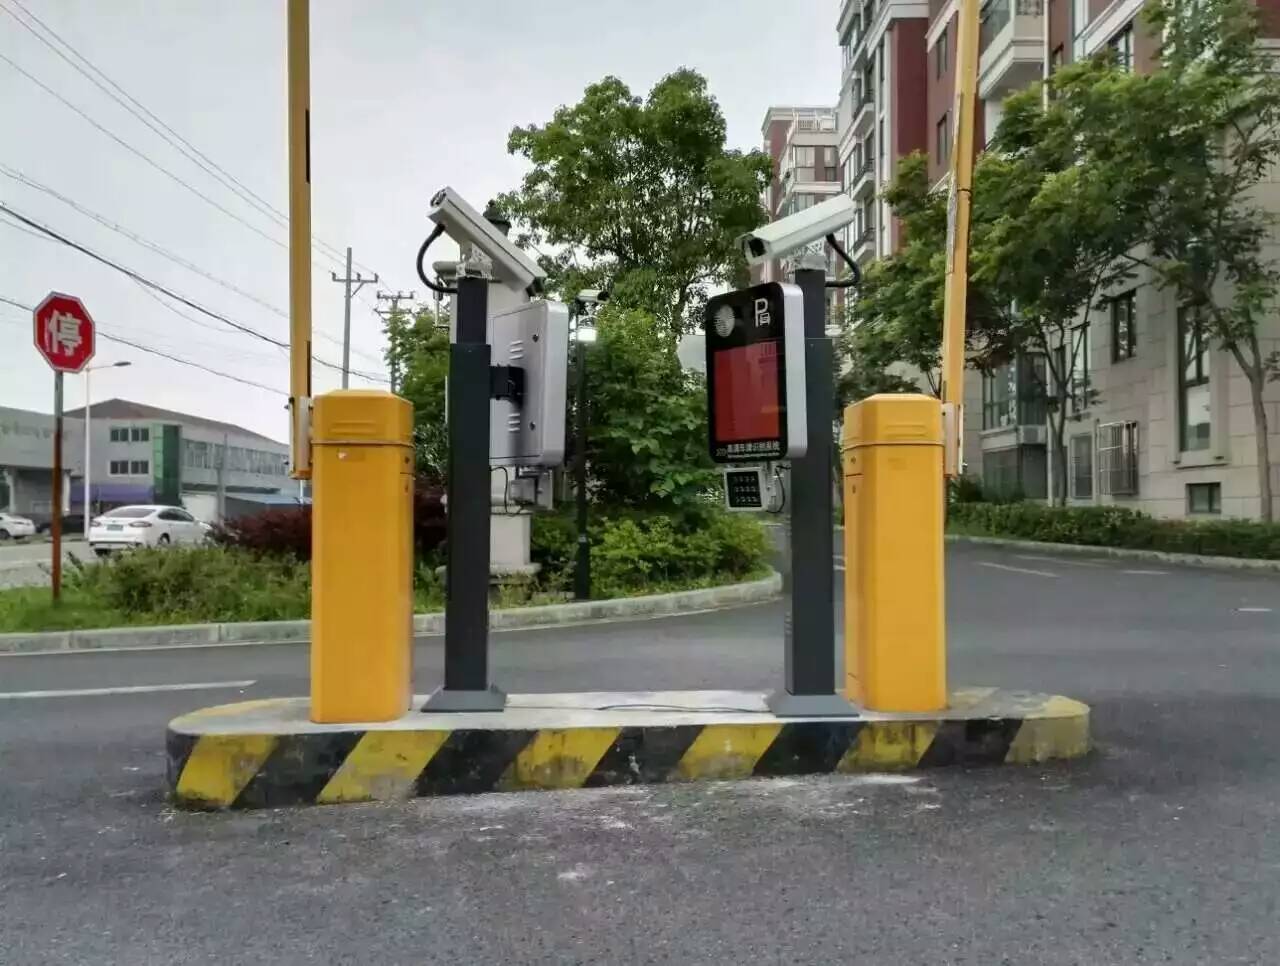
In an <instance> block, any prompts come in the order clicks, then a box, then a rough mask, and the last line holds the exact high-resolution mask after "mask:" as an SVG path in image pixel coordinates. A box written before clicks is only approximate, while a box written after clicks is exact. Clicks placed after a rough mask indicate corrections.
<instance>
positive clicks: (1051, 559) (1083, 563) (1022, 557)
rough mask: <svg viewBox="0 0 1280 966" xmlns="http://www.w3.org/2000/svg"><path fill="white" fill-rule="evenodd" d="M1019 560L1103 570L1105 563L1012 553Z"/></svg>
mask: <svg viewBox="0 0 1280 966" xmlns="http://www.w3.org/2000/svg"><path fill="white" fill-rule="evenodd" d="M1014 556H1015V557H1017V558H1018V559H1019V560H1042V561H1044V562H1045V563H1055V564H1061V565H1062V566H1064V567H1093V568H1096V569H1098V570H1105V569H1106V566H1107V565H1106V564H1101V563H1091V562H1089V561H1087V560H1063V559H1062V558H1061V557H1038V556H1034V555H1032V554H1029V553H1016V554H1014Z"/></svg>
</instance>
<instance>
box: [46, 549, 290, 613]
mask: <svg viewBox="0 0 1280 966" xmlns="http://www.w3.org/2000/svg"><path fill="white" fill-rule="evenodd" d="M67 588H68V590H69V591H70V592H71V593H72V594H75V595H79V596H83V597H85V598H88V599H92V600H94V601H95V602H97V603H99V604H101V605H102V606H105V607H107V608H110V609H112V610H115V611H119V612H120V613H123V614H127V615H129V617H130V619H137V620H138V621H139V622H141V623H175V624H180V623H200V622H206V621H210V622H211V621H269V620H296V619H299V618H303V617H306V616H307V615H308V612H309V610H310V597H311V579H310V571H309V568H308V567H307V566H306V565H305V564H303V563H300V562H299V561H297V560H294V559H293V558H292V557H289V556H279V557H272V556H268V555H262V554H256V553H251V552H249V551H247V550H243V549H239V548H235V547H173V548H169V549H163V550H161V549H142V550H137V551H131V552H129V553H123V554H119V555H118V556H116V557H113V558H112V559H110V560H107V561H104V562H103V563H100V564H96V565H80V564H76V565H74V566H72V568H71V569H70V570H69V571H68V574H67Z"/></svg>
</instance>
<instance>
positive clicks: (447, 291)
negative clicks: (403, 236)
mask: <svg viewBox="0 0 1280 966" xmlns="http://www.w3.org/2000/svg"><path fill="white" fill-rule="evenodd" d="M443 234H444V225H436V226H435V228H433V229H431V234H430V235H428V236H427V238H426V241H424V242H423V243H422V247H421V248H419V249H418V259H417V262H416V263H415V264H416V265H417V267H418V278H420V279H422V284H423V285H425V286H426V287H427V288H429V289H431V291H433V292H438V293H439V294H440V295H457V294H458V290H457V289H456V288H449V286H447V285H436V284H435V283H434V282H433V281H431V279H429V278H427V273H426V272H425V271H423V268H422V260H423V259H424V258H426V257H427V249H428V248H430V247H431V243H432V242H433V241H435V240H436V239H437V238H439V237H440V236H441V235H443Z"/></svg>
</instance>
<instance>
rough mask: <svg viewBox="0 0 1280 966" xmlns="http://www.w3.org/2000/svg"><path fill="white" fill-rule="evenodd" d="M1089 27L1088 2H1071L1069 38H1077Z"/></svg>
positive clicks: (1081, 0) (1086, 0)
mask: <svg viewBox="0 0 1280 966" xmlns="http://www.w3.org/2000/svg"><path fill="white" fill-rule="evenodd" d="M1087 26H1089V0H1071V36H1072V37H1079V36H1080V34H1081V33H1083V32H1084V28H1085V27H1087Z"/></svg>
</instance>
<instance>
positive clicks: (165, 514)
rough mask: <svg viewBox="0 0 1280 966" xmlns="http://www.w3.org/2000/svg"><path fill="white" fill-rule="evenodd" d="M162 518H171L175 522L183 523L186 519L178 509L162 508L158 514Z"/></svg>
mask: <svg viewBox="0 0 1280 966" xmlns="http://www.w3.org/2000/svg"><path fill="white" fill-rule="evenodd" d="M156 515H157V516H158V517H160V519H161V520H169V521H171V522H174V523H181V522H183V520H184V517H182V516H181V515H180V514H179V513H178V511H177V510H161V511H160V512H159V513H158V514H156Z"/></svg>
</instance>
